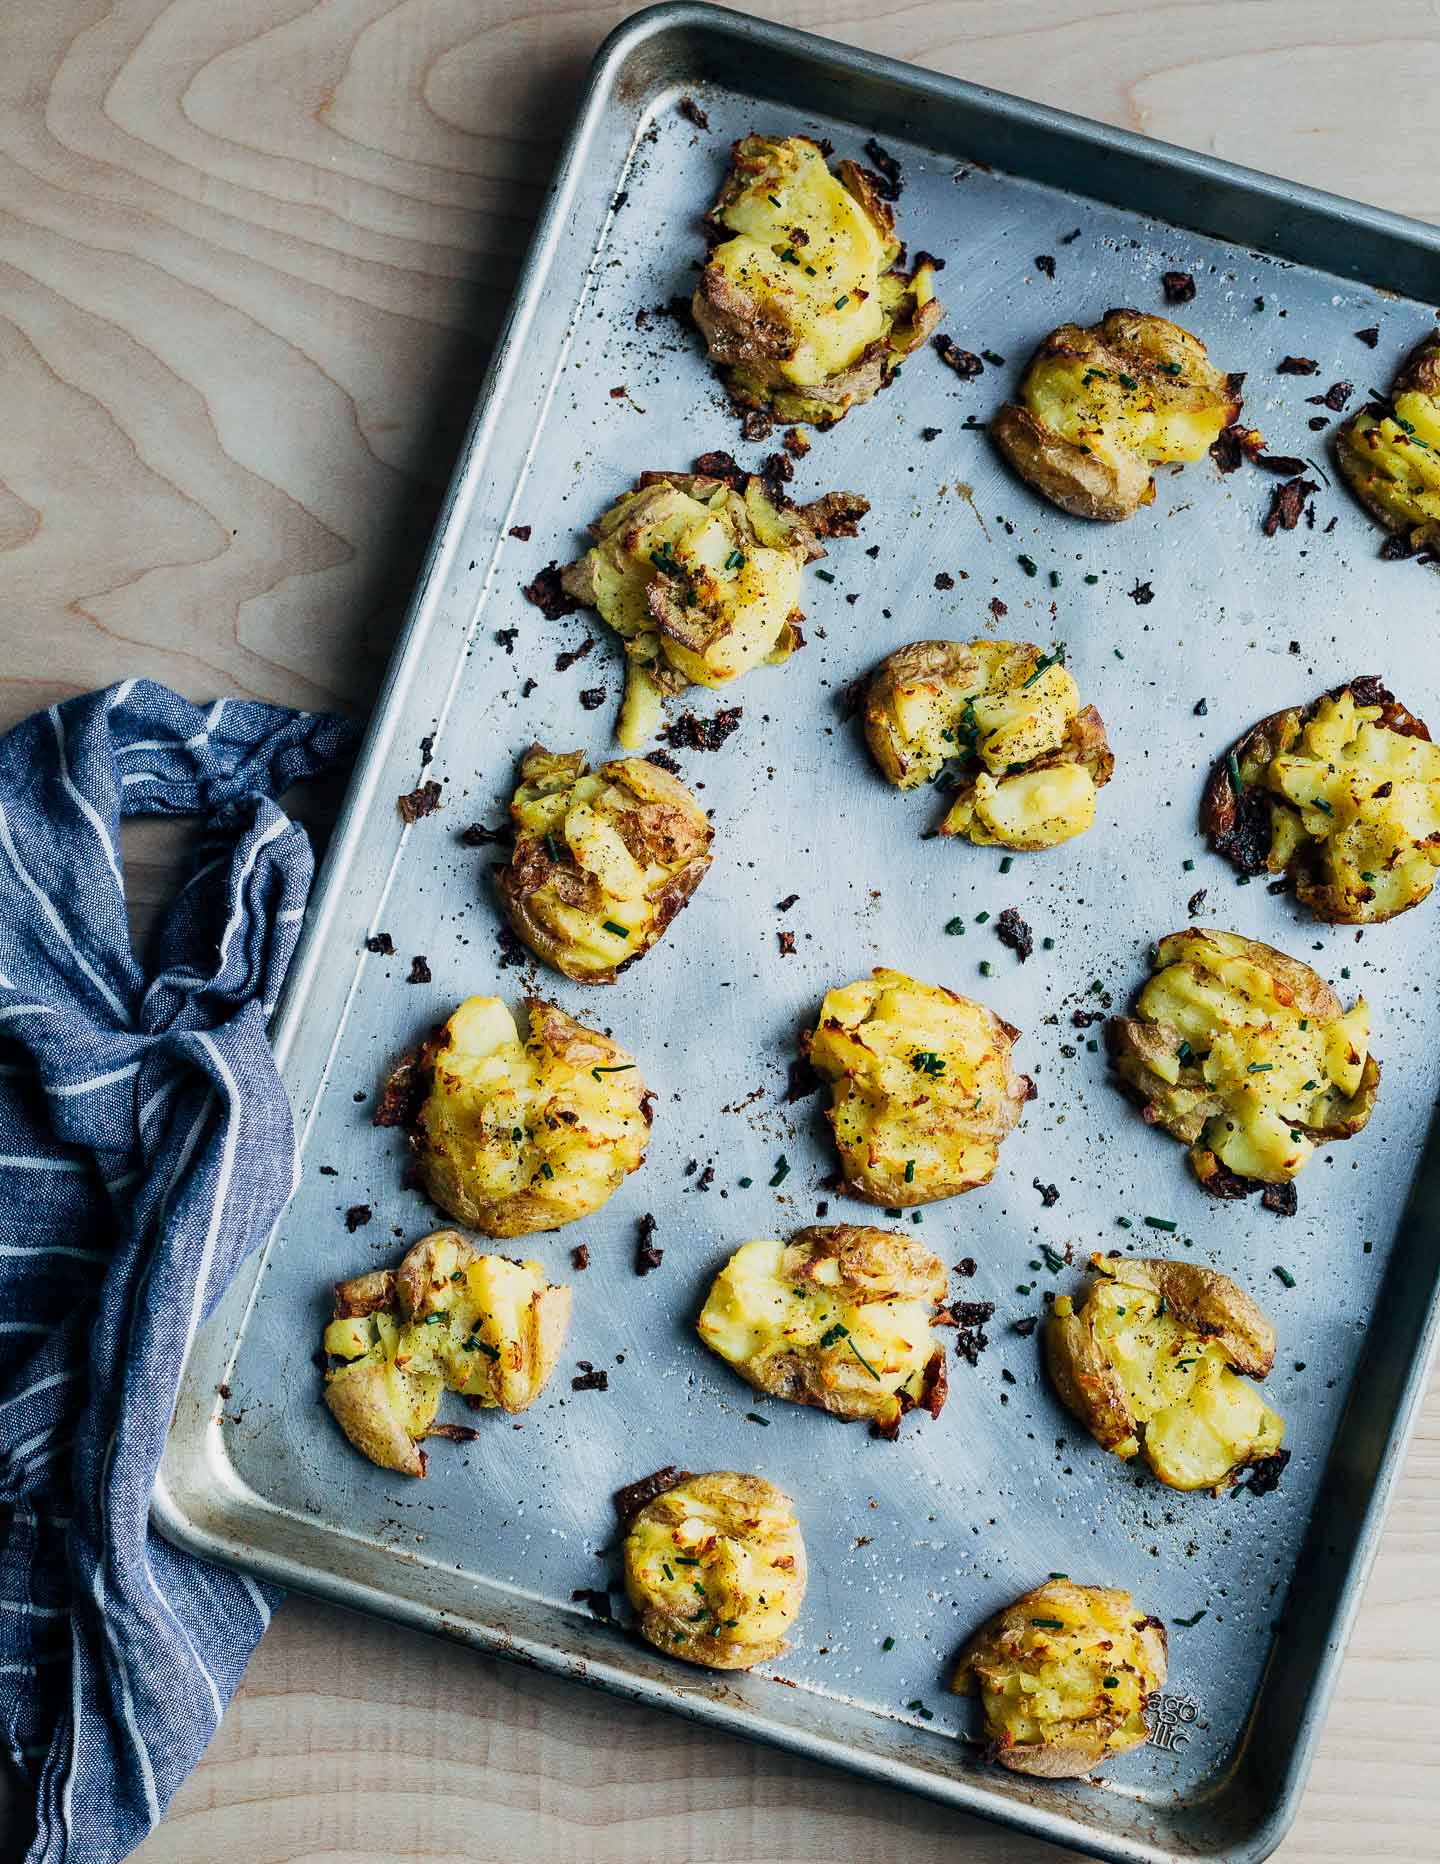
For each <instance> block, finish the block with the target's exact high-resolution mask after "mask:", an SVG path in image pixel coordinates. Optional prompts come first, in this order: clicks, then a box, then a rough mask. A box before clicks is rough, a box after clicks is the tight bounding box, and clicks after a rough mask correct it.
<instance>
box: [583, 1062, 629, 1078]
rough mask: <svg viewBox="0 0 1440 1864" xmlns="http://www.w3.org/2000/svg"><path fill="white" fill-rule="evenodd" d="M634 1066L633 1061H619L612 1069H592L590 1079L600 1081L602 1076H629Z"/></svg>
mask: <svg viewBox="0 0 1440 1864" xmlns="http://www.w3.org/2000/svg"><path fill="white" fill-rule="evenodd" d="M634 1066H635V1064H634V1062H633V1061H619V1062H616V1063H615V1064H614V1066H613V1067H610V1068H600V1067H596V1068H592V1069H591V1070H590V1078H591V1080H592V1081H598V1080H599V1079H600V1077H601V1075H602V1074H629V1073H630V1071H631V1069H632V1068H633V1067H634Z"/></svg>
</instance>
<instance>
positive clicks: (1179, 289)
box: [1160, 272, 1195, 304]
mask: <svg viewBox="0 0 1440 1864" xmlns="http://www.w3.org/2000/svg"><path fill="white" fill-rule="evenodd" d="M1160 289H1161V290H1162V291H1163V292H1164V293H1165V302H1166V303H1167V304H1189V303H1190V301H1191V299H1192V298H1193V297H1194V296H1195V277H1194V274H1193V273H1191V272H1162V273H1161V274H1160Z"/></svg>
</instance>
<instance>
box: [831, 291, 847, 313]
mask: <svg viewBox="0 0 1440 1864" xmlns="http://www.w3.org/2000/svg"><path fill="white" fill-rule="evenodd" d="M849 302H850V293H849V292H848V291H846V292H843V293H842V294H841V296H840V297H838V298H837V299H836V300H835V309H836V310H837V311H843V310H844V309H845V306H846V305H847V304H848V303H849Z"/></svg>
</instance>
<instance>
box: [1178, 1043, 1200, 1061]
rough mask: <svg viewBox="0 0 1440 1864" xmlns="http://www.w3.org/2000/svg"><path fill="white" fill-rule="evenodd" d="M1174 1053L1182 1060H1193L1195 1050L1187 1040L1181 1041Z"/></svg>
mask: <svg viewBox="0 0 1440 1864" xmlns="http://www.w3.org/2000/svg"><path fill="white" fill-rule="evenodd" d="M1175 1053H1176V1055H1177V1057H1178V1058H1179V1059H1180V1061H1182V1062H1187V1061H1194V1059H1195V1051H1194V1049H1192V1048H1191V1046H1190V1044H1189V1043H1188V1042H1184V1041H1182V1042H1181V1044H1180V1046H1179V1048H1178V1049H1176V1051H1175Z"/></svg>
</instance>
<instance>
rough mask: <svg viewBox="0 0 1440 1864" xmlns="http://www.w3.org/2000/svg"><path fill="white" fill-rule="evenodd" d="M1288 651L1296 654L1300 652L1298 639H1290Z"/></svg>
mask: <svg viewBox="0 0 1440 1864" xmlns="http://www.w3.org/2000/svg"><path fill="white" fill-rule="evenodd" d="M1290 652H1291V653H1292V654H1298V653H1299V652H1300V643H1299V642H1298V641H1292V642H1291V643H1290Z"/></svg>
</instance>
